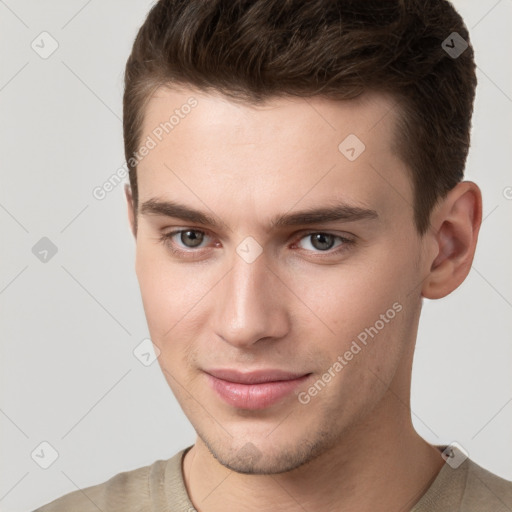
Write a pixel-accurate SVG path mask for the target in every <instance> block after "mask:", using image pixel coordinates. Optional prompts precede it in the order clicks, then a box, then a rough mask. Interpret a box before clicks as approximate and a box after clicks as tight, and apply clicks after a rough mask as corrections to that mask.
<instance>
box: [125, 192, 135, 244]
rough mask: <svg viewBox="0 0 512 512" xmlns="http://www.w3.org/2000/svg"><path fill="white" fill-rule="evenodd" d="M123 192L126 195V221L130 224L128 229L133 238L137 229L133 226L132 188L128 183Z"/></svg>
mask: <svg viewBox="0 0 512 512" xmlns="http://www.w3.org/2000/svg"><path fill="white" fill-rule="evenodd" d="M124 194H125V197H126V206H127V209H128V222H129V224H130V230H131V232H132V234H133V236H134V237H135V238H137V230H136V228H135V211H134V206H133V196H132V189H131V187H130V185H129V184H128V183H126V184H125V186H124Z"/></svg>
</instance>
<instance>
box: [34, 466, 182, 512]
mask: <svg viewBox="0 0 512 512" xmlns="http://www.w3.org/2000/svg"><path fill="white" fill-rule="evenodd" d="M173 458H174V457H173ZM169 460H171V459H169ZM167 463H168V461H166V460H157V461H155V462H153V464H150V465H148V466H144V467H141V468H137V469H133V470H131V471H124V472H122V473H118V474H116V475H114V476H113V477H112V478H110V479H109V480H107V481H105V482H103V483H100V484H97V485H93V486H90V487H86V488H84V489H78V490H76V491H73V492H71V493H69V494H66V495H64V496H61V497H60V498H57V499H56V500H54V501H52V502H50V503H47V504H46V505H43V506H42V507H40V508H38V509H37V510H35V511H34V512H65V511H66V512H67V511H71V510H72V511H73V512H98V510H102V511H104V512H109V511H112V512H114V511H116V512H117V511H119V512H121V511H123V512H138V511H140V510H141V508H143V507H144V506H145V505H148V504H150V503H153V500H154V499H157V496H153V492H152V491H153V490H154V483H155V482H160V481H162V479H163V475H164V472H165V467H166V464H167Z"/></svg>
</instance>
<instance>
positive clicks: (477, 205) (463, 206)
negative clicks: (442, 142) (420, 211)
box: [421, 181, 482, 299]
mask: <svg viewBox="0 0 512 512" xmlns="http://www.w3.org/2000/svg"><path fill="white" fill-rule="evenodd" d="M481 223H482V194H481V192H480V189H479V188H478V186H477V185H476V184H475V183H473V182H471V181H463V182H461V183H459V184H457V185H456V186H455V187H454V188H453V189H452V190H451V191H450V192H449V193H448V195H447V196H446V197H445V198H444V199H443V200H442V201H441V202H440V203H439V204H438V205H437V207H436V208H435V210H434V211H433V212H432V215H431V221H430V224H431V228H430V230H429V232H428V233H427V234H426V235H425V236H426V237H429V238H430V240H428V241H427V243H428V245H431V244H433V246H434V247H433V252H432V254H433V257H432V258H431V261H430V262H427V263H429V264H430V274H429V275H428V277H427V278H426V279H425V280H424V282H423V285H422V290H421V293H422V295H423V297H425V298H427V299H440V298H441V297H445V296H446V295H448V294H449V293H451V292H452V291H453V290H455V289H456V288H458V287H459V286H460V284H461V283H462V282H463V281H464V279H466V277H467V275H468V273H469V271H470V270H471V264H472V263H473V257H474V255H475V249H476V242H477V239H478V232H479V230H480V225H481Z"/></svg>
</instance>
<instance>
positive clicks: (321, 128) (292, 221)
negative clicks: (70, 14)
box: [136, 88, 424, 473]
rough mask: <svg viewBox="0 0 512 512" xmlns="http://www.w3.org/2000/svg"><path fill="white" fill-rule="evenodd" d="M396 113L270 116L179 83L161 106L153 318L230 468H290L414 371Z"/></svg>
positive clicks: (412, 277)
mask: <svg viewBox="0 0 512 512" xmlns="http://www.w3.org/2000/svg"><path fill="white" fill-rule="evenodd" d="M191 98H193V100H191ZM184 105H190V106H191V107H190V108H188V107H183V106H184ZM392 105H393V102H392V100H391V99H389V98H387V97H385V96H383V95H379V94H371V95H370V94H367V95H365V96H362V97H360V98H358V99H357V100H350V101H344V102H335V101H332V100H327V99H323V98H320V97H315V98H309V99H307V101H306V100H305V99H298V98H276V99H273V100H272V101H269V102H268V103H266V104H265V105H264V106H258V107H254V106H249V105H246V104H239V103H233V102H231V101H230V100H228V99H226V98H223V97H221V96H220V95H206V94H204V93H198V92H196V91H192V90H186V89H185V90H181V91H172V90H169V89H164V88H162V89H159V90H158V91H157V92H156V94H154V96H153V97H152V99H151V100H150V102H149V104H148V107H147V110H146V114H145V120H144V126H143V135H142V139H141V141H142V142H144V141H149V139H148V137H150V138H151V139H152V140H153V141H154V142H155V144H154V145H153V144H151V143H150V144H147V146H148V147H149V146H152V147H151V148H150V150H149V151H148V152H146V154H145V156H144V158H143V159H142V160H141V161H140V163H139V166H138V187H139V208H138V213H137V215H138V217H137V219H138V229H137V235H136V245H137V250H136V251H137V254H136V272H137V276H138V280H139V283H140V288H141V294H142V300H143V304H144V309H145V313H146V317H147V321H148V326H149V330H150V334H151V338H152V340H153V343H154V344H155V345H156V347H158V350H159V351H160V355H159V358H158V361H159V364H160V366H161V369H162V371H163V373H164V375H165V378H166V379H167V382H168V383H169V386H170V387H171V388H172V391H173V392H174V394H175V396H176V398H177V400H178V401H179V403H180V405H181V407H182V408H183V410H184V412H185V414H186V415H187V417H188V418H189V420H190V422H191V423H192V425H193V427H194V428H195V430H196V432H197V434H198V436H199V438H200V440H201V441H202V442H204V443H205V445H206V446H207V447H208V448H209V450H210V451H211V453H212V454H213V455H214V457H215V458H216V459H217V460H219V461H220V462H221V463H222V464H224V465H225V466H227V467H229V468H231V469H234V470H236V471H239V472H246V473H278V472H283V471H288V470H291V469H294V468H297V467H299V466H300V465H302V464H304V463H305V462H307V461H309V460H312V459H313V458H315V457H317V456H319V455H320V454H322V453H324V452H326V451H327V450H329V449H331V448H332V447H333V446H334V445H336V444H337V443H339V442H340V440H342V439H343V436H344V435H347V433H348V432H349V430H350V429H352V430H354V429H355V427H356V426H357V425H358V424H361V423H362V422H363V421H364V420H365V418H367V416H368V414H369V413H370V412H371V411H372V410H374V411H376V410H378V409H379V408H378V407H376V406H377V405H381V404H383V403H384V401H385V395H386V393H385V388H386V387H387V385H389V384H390V383H391V381H392V380H393V378H395V379H396V378H397V375H405V374H406V373H407V372H406V371H404V368H406V366H408V365H410V364H411V361H410V357H409V355H410V353H411V350H410V348H411V344H413V343H414V339H415V335H416V331H415V329H416V327H417V319H418V314H419V309H420V306H421V299H420V297H419V295H420V291H419V290H418V285H419V283H420V282H421V279H422V276H421V273H422V271H423V267H424V264H423V261H422V239H421V238H420V237H419V235H418V234H417V232H416V230H415V226H414V224H413V209H412V204H413V190H412V185H411V180H410V176H409V173H408V170H407V168H406V167H405V164H404V163H403V162H402V161H401V160H400V158H399V156H398V155H397V154H395V153H394V151H393V149H392V148H393V128H394V122H395V112H394V111H393V110H392ZM173 113H175V114H176V115H175V119H173V120H172V121H171V122H172V123H173V127H172V130H171V129H169V125H165V124H164V125H162V124H161V123H165V122H166V121H167V122H168V121H169V118H170V116H171V115H172V114H173ZM178 119H179V120H178ZM162 126H166V127H167V130H168V133H166V132H165V130H164V131H163V133H162ZM159 128H160V129H159ZM155 134H157V135H155ZM347 137H348V138H347ZM356 137H357V138H356ZM159 139H161V140H159ZM362 144H364V148H363V145H362ZM178 206H179V207H180V208H178ZM317 210H318V211H317ZM299 212H302V213H301V214H299ZM304 212H306V213H304ZM315 212H316V213H315ZM200 214H202V215H200ZM221 370H235V371H236V372H238V373H230V374H228V373H222V372H221ZM270 370H272V371H274V370H280V371H281V372H285V373H279V374H277V373H275V372H274V373H272V372H270V373H269V371H270ZM258 372H259V373H258ZM215 375H216V376H215ZM251 378H252V380H253V383H252V384H250V383H248V382H247V381H248V380H250V379H251ZM263 380H267V381H270V382H267V383H266V384H265V383H262V381H263ZM277 380H280V381H281V382H276V381H277ZM237 381H238V383H236V382H237ZM240 381H243V382H240ZM234 382H235V383H234ZM383 383H384V384H385V385H384V386H383ZM380 410H383V408H382V407H381V408H380Z"/></svg>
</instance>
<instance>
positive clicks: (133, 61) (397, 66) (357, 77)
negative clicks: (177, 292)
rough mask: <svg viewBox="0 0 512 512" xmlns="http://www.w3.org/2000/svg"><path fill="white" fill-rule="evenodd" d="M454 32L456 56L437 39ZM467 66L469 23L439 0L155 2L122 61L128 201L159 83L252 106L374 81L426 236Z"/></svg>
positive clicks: (459, 161)
mask: <svg viewBox="0 0 512 512" xmlns="http://www.w3.org/2000/svg"><path fill="white" fill-rule="evenodd" d="M453 32H457V33H458V36H460V37H461V38H462V39H463V40H464V41H465V42H466V43H468V45H469V46H468V47H467V48H466V49H465V50H464V51H463V52H462V54H461V55H459V56H458V57H457V58H455V57H454V56H453V55H449V54H448V52H447V51H445V49H444V48H443V46H442V43H443V41H445V40H448V41H450V42H451V45H450V46H453V45H454V43H453V39H452V40H450V39H449V37H450V36H451V35H452V34H453ZM459 41H461V40H460V39H459ZM464 41H463V42H462V44H463V45H464ZM475 67H476V66H475V63H474V56H473V50H472V48H471V45H470V44H469V35H468V31H467V29H466V26H465V25H464V22H463V20H462V18H461V17H460V15H459V14H458V13H457V12H456V11H455V9H454V7H453V6H452V5H451V4H450V2H448V1H446V0H364V1H363V0H160V1H159V2H157V3H156V4H155V5H154V6H153V8H152V9H151V10H150V12H149V14H148V16H147V18H146V20H145V22H144V24H143V25H142V27H141V28H140V30H139V32H138V34H137V37H136V39H135V42H134V45H133V49H132V52H131V55H130V57H129V58H128V61H127V64H126V72H125V91H124V98H123V130H124V145H125V156H126V160H127V163H128V167H129V176H130V184H131V188H132V195H133V201H134V207H135V209H137V203H138V192H137V175H136V171H137V169H136V167H137V165H136V162H135V161H134V159H133V158H132V155H133V154H134V153H135V152H136V151H137V149H138V144H139V143H140V138H141V130H142V124H143V120H144V109H145V105H146V104H147V101H148V100H149V98H150V96H151V95H152V93H153V92H154V91H155V90H156V89H157V88H158V87H160V86H165V85H169V86H171V87H172V86H173V85H174V86H177V87H179V86H185V87H187V86H189V87H193V88H197V89H198V90H201V91H205V92H208V91H217V92H220V93H222V94H224V95H225V96H227V97H229V98H231V99H233V100H236V101H242V102H247V103H252V104H259V103H262V102H264V101H265V100H266V99H270V98H272V97H275V96H283V95H293V96H299V97H308V96H314V95H319V96H323V97H326V98H329V99H335V100H343V99H351V98H354V97H356V96H358V95H359V94H361V93H363V92H365V91H368V90H375V91H382V92H386V93H391V95H392V97H393V98H395V99H396V100H397V106H398V108H397V109H396V111H397V114H398V115H397V119H398V123H397V134H396V137H395V138H396V139H397V140H396V147H397V150H398V152H399V155H400V157H401V158H402V159H403V161H404V162H405V163H406V164H407V166H408V167H409V168H410V170H411V174H412V180H413V185H414V220H415V224H416V227H417V229H418V231H419V233H420V234H424V233H425V232H426V231H427V229H428V227H429V218H430V213H431V211H432V208H433V207H434V206H435V204H436V203H437V201H438V200H439V199H440V198H442V197H444V196H445V195H446V193H447V192H448V191H449V190H450V189H452V188H453V187H454V186H455V185H456V184H457V183H458V182H459V181H461V180H462V179H463V176H464V167H465V162H466V156H467V152H468V149H469V143H470V128H471V116H472V113H473V101H474V96H475V88H476V74H475Z"/></svg>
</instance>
